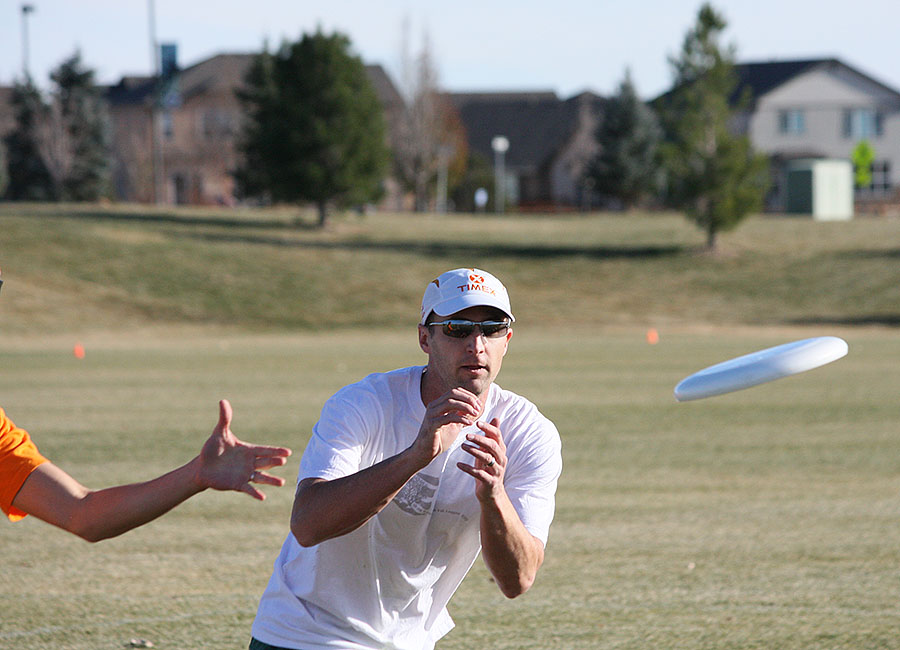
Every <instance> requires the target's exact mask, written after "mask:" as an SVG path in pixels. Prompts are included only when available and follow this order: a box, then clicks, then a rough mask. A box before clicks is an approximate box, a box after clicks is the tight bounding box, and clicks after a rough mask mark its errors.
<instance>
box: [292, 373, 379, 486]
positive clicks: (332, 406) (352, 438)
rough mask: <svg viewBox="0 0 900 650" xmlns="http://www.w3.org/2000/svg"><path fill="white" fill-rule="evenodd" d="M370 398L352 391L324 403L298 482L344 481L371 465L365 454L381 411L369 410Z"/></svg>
mask: <svg viewBox="0 0 900 650" xmlns="http://www.w3.org/2000/svg"><path fill="white" fill-rule="evenodd" d="M369 397H370V396H368V395H366V394H365V392H364V391H361V390H359V389H355V388H353V387H350V388H345V389H343V390H341V391H339V392H338V393H337V394H336V395H334V396H333V397H332V398H331V399H329V400H328V401H327V402H325V405H324V406H323V407H322V413H321V415H320V416H319V421H318V422H316V424H315V426H313V430H312V437H311V438H310V440H309V443H308V444H307V446H306V450H305V451H304V452H303V457H302V458H301V459H300V475H299V479H298V480H302V479H304V478H322V479H325V480H332V479H336V478H342V477H344V476H349V475H350V474H354V473H356V472H358V471H359V470H361V469H363V468H364V467H366V466H368V464H371V463H368V462H367V458H366V456H367V454H366V450H367V446H368V444H369V441H370V431H371V430H372V428H373V426H375V425H376V424H377V423H376V422H374V420H377V419H378V411H377V409H374V408H372V407H371V405H368V406H367V402H368V401H371V400H370V399H369Z"/></svg>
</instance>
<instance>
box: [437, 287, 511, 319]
mask: <svg viewBox="0 0 900 650" xmlns="http://www.w3.org/2000/svg"><path fill="white" fill-rule="evenodd" d="M469 307H493V308H494V309H499V310H500V311H502V312H503V313H504V314H506V315H507V316H509V320H510V321H512V322H515V320H516V317H515V316H513V315H512V314H511V313H509V311H508V310H507V308H506V306H505V305H503V303H502V302H501V301H499V300H495V299H492V298H491V297H490V296H487V295H478V294H475V293H468V294H464V295H461V296H456V297H454V298H450V299H449V300H445V301H443V302H439V303H438V304H436V305H435V306H434V307H432V308H431V310H432V311H433V312H434V313H435V314H437V315H438V316H451V315H452V314H455V313H456V312H458V311H462V310H463V309H468V308H469Z"/></svg>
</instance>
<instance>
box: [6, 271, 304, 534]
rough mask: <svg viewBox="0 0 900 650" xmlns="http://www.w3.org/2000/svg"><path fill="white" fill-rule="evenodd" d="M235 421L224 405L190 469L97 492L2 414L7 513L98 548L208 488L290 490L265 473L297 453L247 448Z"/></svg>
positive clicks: (258, 493)
mask: <svg viewBox="0 0 900 650" xmlns="http://www.w3.org/2000/svg"><path fill="white" fill-rule="evenodd" d="M2 284H3V280H2V279H0V286H2ZM231 415H232V411H231V404H229V403H228V401H227V400H222V401H221V402H219V422H218V424H217V425H216V427H215V429H213V432H212V435H211V436H210V437H209V438H208V439H207V441H206V443H205V444H204V445H203V448H202V449H201V450H200V454H199V455H198V456H197V457H196V458H194V459H193V460H191V461H190V462H189V463H187V464H185V465H183V466H181V467H179V468H177V469H174V470H172V471H171V472H168V473H167V474H164V475H163V476H160V477H157V478H155V479H153V480H151V481H145V482H142V483H134V484H131V485H119V486H115V487H110V488H106V489H103V490H89V489H88V488H86V487H84V486H83V485H81V484H80V483H79V482H78V481H76V480H75V479H74V478H72V477H71V476H69V474H67V473H66V472H64V471H63V470H62V469H60V468H59V467H57V466H56V465H54V464H53V463H51V462H50V461H48V460H47V459H46V458H45V457H44V456H43V455H41V453H40V452H39V451H38V449H37V447H36V446H35V444H34V442H32V440H31V437H30V436H29V435H28V433H27V432H26V431H25V430H24V429H20V428H18V427H17V426H16V425H15V424H13V423H12V421H11V420H10V419H9V418H8V417H7V416H6V413H4V412H3V409H2V408H0V510H2V511H3V513H4V514H5V515H6V516H7V517H8V518H9V519H10V520H11V521H18V520H20V519H22V518H24V517H25V516H26V515H28V514H32V515H34V516H35V517H37V518H38V519H42V520H44V521H46V522H48V523H50V524H53V525H54V526H58V527H60V528H62V529H64V530H66V531H69V532H71V533H74V534H76V535H78V536H79V537H82V538H83V539H86V540H88V541H91V542H95V541H99V540H101V539H106V538H108V537H115V536H116V535H121V534H122V533H124V532H126V531H128V530H131V529H133V528H136V527H137V526H141V525H143V524H145V523H147V522H149V521H152V520H153V519H156V518H157V517H159V516H160V515H162V514H165V513H166V512H168V511H169V510H171V509H172V508H174V507H175V506H177V505H178V504H180V503H182V502H183V501H185V500H186V499H188V498H190V497H192V496H193V495H195V494H198V493H199V492H202V491H203V490H206V489H207V488H212V489H214V490H236V491H240V492H245V493H247V494H249V495H250V496H252V497H254V498H256V499H260V500H261V499H264V498H265V494H263V493H262V492H261V491H260V490H259V489H257V488H256V487H255V486H254V485H253V483H258V484H266V485H276V486H280V485H283V484H284V479H282V478H278V477H276V476H272V475H270V474H267V473H266V472H264V471H262V470H265V469H269V468H271V467H277V466H279V465H284V464H285V463H286V462H287V457H288V456H289V455H290V454H291V450H290V449H287V448H284V447H267V446H261V445H249V444H247V443H245V442H241V441H240V440H238V439H237V438H236V437H235V435H234V434H233V433H232V432H231Z"/></svg>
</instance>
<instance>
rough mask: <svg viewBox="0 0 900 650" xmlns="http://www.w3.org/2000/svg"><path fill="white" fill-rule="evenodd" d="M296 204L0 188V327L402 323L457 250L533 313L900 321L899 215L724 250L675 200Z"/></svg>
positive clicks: (761, 221)
mask: <svg viewBox="0 0 900 650" xmlns="http://www.w3.org/2000/svg"><path fill="white" fill-rule="evenodd" d="M306 223H307V222H306V221H303V220H302V219H300V220H299V221H298V218H297V216H296V214H295V213H294V212H290V211H274V210H260V211H244V212H240V211H221V210H220V211H203V210H187V209H184V210H177V211H172V210H146V209H142V210H138V209H137V208H130V207H127V206H126V207H116V206H112V207H109V206H107V207H103V206H89V207H79V206H43V205H35V206H27V205H26V206H20V205H14V204H6V205H0V266H2V268H3V271H4V277H6V279H7V282H8V284H7V288H6V290H4V300H3V305H2V309H0V326H2V327H3V329H4V331H6V332H29V331H30V332H48V333H49V332H69V331H72V330H78V331H84V330H91V329H110V328H112V329H120V328H121V327H125V326H128V327H142V326H146V325H148V324H152V325H160V324H173V323H176V324H180V323H185V322H190V323H196V324H201V325H202V324H217V325H223V326H224V325H227V326H232V327H235V328H239V329H241V330H244V331H246V330H251V331H259V330H261V329H265V330H270V331H285V330H296V329H306V330H318V329H321V328H326V327H339V328H347V327H360V326H372V325H375V326H387V327H395V326H396V327H403V326H406V325H408V324H410V323H411V322H414V320H413V319H414V318H415V311H414V309H413V310H411V309H410V306H411V305H416V304H417V303H418V301H419V300H420V297H421V291H422V286H423V285H424V284H425V283H427V282H428V280H429V279H431V278H433V277H435V276H436V275H438V274H439V273H441V272H443V271H444V270H446V269H448V268H452V267H454V266H480V267H482V268H486V269H488V270H490V271H493V272H495V273H496V274H497V275H499V276H500V277H502V278H503V279H504V281H506V283H507V284H508V286H509V288H510V291H511V293H512V295H513V299H514V307H515V308H516V310H517V311H518V314H517V315H521V317H523V318H525V319H527V320H530V321H532V322H538V321H539V322H545V323H568V322H573V321H575V322H584V323H594V324H600V325H603V324H617V323H618V324H634V323H654V324H666V325H668V324H693V323H699V322H704V323H713V324H735V323H743V324H754V325H759V324H790V323H807V324H808V323H823V322H824V323H836V324H840V323H848V324H856V323H861V324H888V325H896V324H898V323H900V273H898V268H900V265H898V260H900V247H898V243H897V242H898V241H900V220H896V219H894V220H892V219H858V220H855V221H852V222H848V223H815V222H813V221H811V220H805V219H798V218H784V217H780V218H779V217H757V218H751V219H749V220H748V221H747V222H746V223H744V224H742V225H741V226H740V227H739V228H738V230H736V231H735V232H733V233H728V234H726V235H724V236H723V237H722V249H723V250H722V253H721V254H720V255H719V256H709V255H705V254H702V253H700V252H698V251H700V249H701V244H702V240H703V235H702V233H700V232H699V231H698V230H697V229H696V228H694V227H693V226H692V225H691V224H689V223H688V222H687V221H686V220H684V219H683V218H682V217H681V216H679V215H672V214H667V215H640V214H635V215H616V214H599V215H587V216H583V215H576V216H543V217H532V216H526V217H523V216H504V217H497V216H490V215H488V216H479V217H475V216H460V215H455V216H448V217H438V216H434V215H389V214H375V215H370V216H366V217H356V216H344V217H337V218H335V220H334V222H333V225H332V227H330V228H329V229H327V230H325V231H319V230H316V229H313V228H311V227H309V226H308V225H306Z"/></svg>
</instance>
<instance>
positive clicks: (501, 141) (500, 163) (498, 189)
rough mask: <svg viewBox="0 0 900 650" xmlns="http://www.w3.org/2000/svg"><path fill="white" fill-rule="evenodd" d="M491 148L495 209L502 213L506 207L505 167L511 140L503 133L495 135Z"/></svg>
mask: <svg viewBox="0 0 900 650" xmlns="http://www.w3.org/2000/svg"><path fill="white" fill-rule="evenodd" d="M491 149H493V150H494V210H495V211H496V212H499V213H502V212H503V210H504V208H505V207H506V170H505V168H504V163H505V160H504V158H505V155H506V150H507V149H509V140H507V139H506V138H505V137H504V136H502V135H497V136H494V138H493V139H492V140H491Z"/></svg>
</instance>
